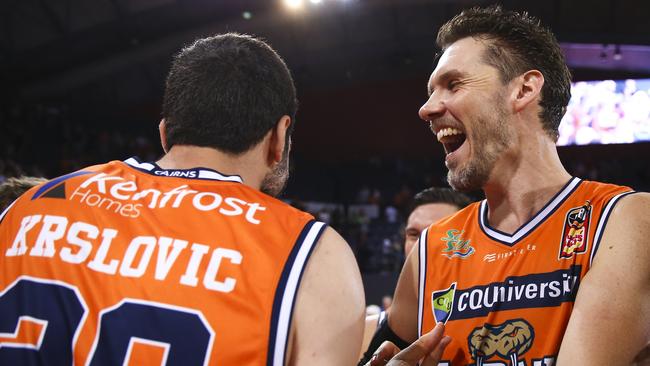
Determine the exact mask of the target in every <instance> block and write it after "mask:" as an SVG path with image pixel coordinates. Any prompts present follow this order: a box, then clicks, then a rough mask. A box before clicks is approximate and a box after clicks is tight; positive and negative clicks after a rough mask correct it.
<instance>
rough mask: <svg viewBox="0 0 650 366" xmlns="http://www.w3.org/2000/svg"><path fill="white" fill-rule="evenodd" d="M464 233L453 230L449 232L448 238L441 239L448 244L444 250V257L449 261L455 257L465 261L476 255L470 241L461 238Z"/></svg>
mask: <svg viewBox="0 0 650 366" xmlns="http://www.w3.org/2000/svg"><path fill="white" fill-rule="evenodd" d="M463 233H464V231H460V230H456V229H451V230H448V231H447V236H446V237H442V238H440V240H442V241H444V242H445V243H446V244H447V247H446V248H445V249H443V250H442V255H444V256H445V257H447V258H449V259H452V258H453V257H459V258H461V259H465V258H467V257H469V256H470V255H472V254H474V247H472V246H471V245H470V244H469V242H470V241H469V240H463V238H461V237H460V236H461V235H462V234H463Z"/></svg>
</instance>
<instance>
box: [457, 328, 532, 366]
mask: <svg viewBox="0 0 650 366" xmlns="http://www.w3.org/2000/svg"><path fill="white" fill-rule="evenodd" d="M534 339H535V330H534V329H533V326H532V325H530V323H528V322H527V321H526V320H524V319H512V320H508V321H506V322H503V323H501V324H497V325H491V324H485V325H484V326H483V327H479V328H474V330H473V331H472V333H470V335H469V337H467V346H468V348H469V353H470V354H471V355H472V358H474V360H475V361H476V365H477V366H481V365H483V362H484V361H485V360H489V359H490V358H492V357H494V356H498V357H500V358H502V359H504V360H510V364H511V365H517V364H518V361H519V356H520V355H523V354H524V353H526V352H528V350H529V349H530V348H531V347H532V346H533V341H534Z"/></svg>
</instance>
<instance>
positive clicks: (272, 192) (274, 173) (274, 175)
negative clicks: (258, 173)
mask: <svg viewBox="0 0 650 366" xmlns="http://www.w3.org/2000/svg"><path fill="white" fill-rule="evenodd" d="M288 179H289V151H288V149H286V150H285V151H284V152H283V153H282V160H280V162H279V163H278V164H277V165H276V166H274V167H273V170H271V171H270V172H269V173H268V174H266V176H265V177H264V179H263V180H262V184H261V186H260V191H262V192H263V193H266V194H268V195H269V196H273V197H277V196H279V195H280V193H282V191H283V190H284V188H285V187H286V185H287V180H288Z"/></svg>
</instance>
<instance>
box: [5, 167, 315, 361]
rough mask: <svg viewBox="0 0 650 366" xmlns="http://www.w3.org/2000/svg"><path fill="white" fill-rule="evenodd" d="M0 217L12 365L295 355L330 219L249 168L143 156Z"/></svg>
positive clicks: (97, 170) (59, 186) (42, 189)
mask: <svg viewBox="0 0 650 366" xmlns="http://www.w3.org/2000/svg"><path fill="white" fill-rule="evenodd" d="M0 220H1V221H0V314H2V315H1V316H0V364H2V365H71V364H74V365H208V364H210V365H276V366H281V365H284V364H285V363H286V362H285V358H286V355H285V353H286V349H287V342H288V336H289V330H290V327H291V317H292V310H293V305H294V302H295V298H296V293H297V291H298V286H299V283H300V279H301V276H302V273H303V269H304V268H305V265H306V263H307V261H308V259H309V256H310V254H311V253H312V251H313V249H314V245H315V243H316V242H317V240H318V238H319V236H320V234H321V233H322V231H323V229H324V224H322V223H320V222H316V221H314V220H313V217H312V216H311V215H309V214H307V213H304V212H301V211H299V210H297V209H294V208H292V207H290V206H289V205H287V204H285V203H283V202H281V201H279V200H276V199H274V198H272V197H269V196H267V195H265V194H262V193H260V192H258V191H256V190H254V189H252V188H250V187H248V186H246V185H244V184H242V180H241V178H240V177H239V176H226V175H223V174H220V173H218V172H216V171H214V170H209V169H202V168H197V169H191V170H165V169H161V168H160V167H158V166H157V165H155V164H152V163H142V162H139V161H138V160H137V159H134V158H131V159H128V160H126V161H125V162H119V161H113V162H110V163H107V164H104V165H97V166H93V167H89V168H86V169H83V170H80V171H78V172H75V173H72V174H68V175H65V176H62V177H59V178H57V179H54V180H52V181H49V182H47V183H45V184H43V185H41V186H38V187H35V188H33V189H31V190H30V191H28V192H27V193H26V194H24V195H23V196H22V197H21V198H20V199H18V200H17V201H16V202H15V203H14V204H13V205H12V206H11V207H10V208H9V209H8V210H6V211H5V213H4V214H3V216H2V217H0Z"/></svg>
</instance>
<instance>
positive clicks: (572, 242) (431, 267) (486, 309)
mask: <svg viewBox="0 0 650 366" xmlns="http://www.w3.org/2000/svg"><path fill="white" fill-rule="evenodd" d="M631 192H632V191H631V190H630V189H629V188H627V187H621V186H615V185H611V184H603V183H597V182H588V181H581V180H580V179H578V178H573V179H571V180H570V181H569V183H567V185H566V186H565V187H564V188H563V189H562V190H561V191H560V192H559V193H558V194H557V195H555V196H554V197H553V198H552V199H551V200H550V202H549V203H548V204H547V205H546V206H545V207H544V208H543V209H542V210H541V211H540V212H539V213H538V214H537V215H536V216H535V217H533V218H532V219H531V220H530V221H529V222H528V223H526V224H525V225H523V226H522V227H520V228H519V229H517V230H516V231H515V232H514V233H513V234H512V235H510V234H506V233H503V232H500V231H498V230H496V229H494V228H491V227H490V225H489V223H488V222H487V217H488V210H489V208H488V205H487V201H485V200H484V201H481V202H476V203H474V204H471V205H469V206H468V207H466V208H465V209H463V210H461V211H459V212H458V213H457V214H455V215H452V216H450V217H448V218H446V219H443V220H442V221H439V222H438V223H436V224H434V225H432V226H431V227H430V228H428V229H427V230H425V231H423V232H422V235H421V237H420V246H419V254H420V263H419V268H420V275H419V276H420V277H419V288H420V289H419V295H418V297H419V314H418V315H419V317H418V320H419V329H418V331H419V333H420V334H423V333H426V332H428V331H429V330H431V329H433V327H434V326H435V324H436V323H437V322H443V323H445V324H446V334H448V335H450V336H451V337H452V339H453V340H452V343H451V344H450V345H449V346H448V347H447V349H446V350H445V352H444V354H443V357H442V361H441V362H440V365H453V366H458V365H483V366H497V365H499V366H501V365H503V366H506V365H512V366H514V365H517V366H550V365H553V364H554V361H555V358H556V357H557V354H558V351H559V348H560V344H561V342H562V337H563V334H564V331H565V329H566V326H567V323H568V321H569V316H570V315H571V310H572V309H573V302H574V300H575V296H576V293H577V291H578V288H579V286H580V281H581V279H582V278H583V277H584V276H585V274H586V273H587V271H588V270H589V267H590V265H591V263H592V261H593V258H594V256H595V255H596V251H597V250H598V245H599V242H600V239H601V236H602V233H603V229H604V227H605V225H606V223H607V219H608V216H609V213H610V212H611V209H612V207H613V206H614V205H615V204H616V202H617V200H618V199H619V198H621V197H622V196H624V195H626V194H629V193H631Z"/></svg>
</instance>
